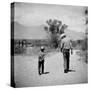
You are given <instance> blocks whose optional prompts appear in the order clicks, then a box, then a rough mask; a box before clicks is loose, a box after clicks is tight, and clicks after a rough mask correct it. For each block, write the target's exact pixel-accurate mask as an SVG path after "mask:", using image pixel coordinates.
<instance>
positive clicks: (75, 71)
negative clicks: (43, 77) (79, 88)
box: [68, 70, 76, 72]
mask: <svg viewBox="0 0 90 90" xmlns="http://www.w3.org/2000/svg"><path fill="white" fill-rule="evenodd" d="M68 72H76V71H75V70H68Z"/></svg>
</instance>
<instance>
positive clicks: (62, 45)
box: [61, 41, 64, 52]
mask: <svg viewBox="0 0 90 90" xmlns="http://www.w3.org/2000/svg"><path fill="white" fill-rule="evenodd" d="M63 47H64V43H63V42H62V41H61V52H62V51H63Z"/></svg>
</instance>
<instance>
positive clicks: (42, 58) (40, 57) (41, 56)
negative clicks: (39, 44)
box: [39, 51, 46, 61]
mask: <svg viewBox="0 0 90 90" xmlns="http://www.w3.org/2000/svg"><path fill="white" fill-rule="evenodd" d="M45 55H46V53H45V52H41V51H40V52H39V61H42V60H44V58H45Z"/></svg>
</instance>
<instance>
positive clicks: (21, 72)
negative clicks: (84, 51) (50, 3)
mask: <svg viewBox="0 0 90 90" xmlns="http://www.w3.org/2000/svg"><path fill="white" fill-rule="evenodd" d="M75 52H76V51H74V54H73V55H71V58H70V70H71V72H69V73H67V74H66V73H64V72H63V57H62V53H54V54H52V55H51V56H49V57H46V60H45V72H49V73H48V74H43V75H41V76H39V75H38V58H37V57H30V56H15V83H16V87H26V86H44V85H45V86H47V85H62V84H78V83H87V82H88V76H87V67H88V66H87V65H88V64H86V63H84V62H82V61H79V60H78V59H79V56H77V55H76V53H75Z"/></svg>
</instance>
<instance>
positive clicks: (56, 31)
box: [44, 19, 67, 48]
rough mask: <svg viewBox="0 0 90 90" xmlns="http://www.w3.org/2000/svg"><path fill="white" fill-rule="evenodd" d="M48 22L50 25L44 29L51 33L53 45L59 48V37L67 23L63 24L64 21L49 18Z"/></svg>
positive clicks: (50, 37)
mask: <svg viewBox="0 0 90 90" xmlns="http://www.w3.org/2000/svg"><path fill="white" fill-rule="evenodd" d="M46 23H47V25H48V26H45V27H44V29H45V31H46V32H47V33H48V34H49V39H50V43H51V46H52V47H53V48H57V47H58V46H59V37H60V35H61V34H63V33H64V31H65V29H66V28H67V25H66V24H62V21H60V20H56V19H54V20H52V19H49V20H47V21H46Z"/></svg>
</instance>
